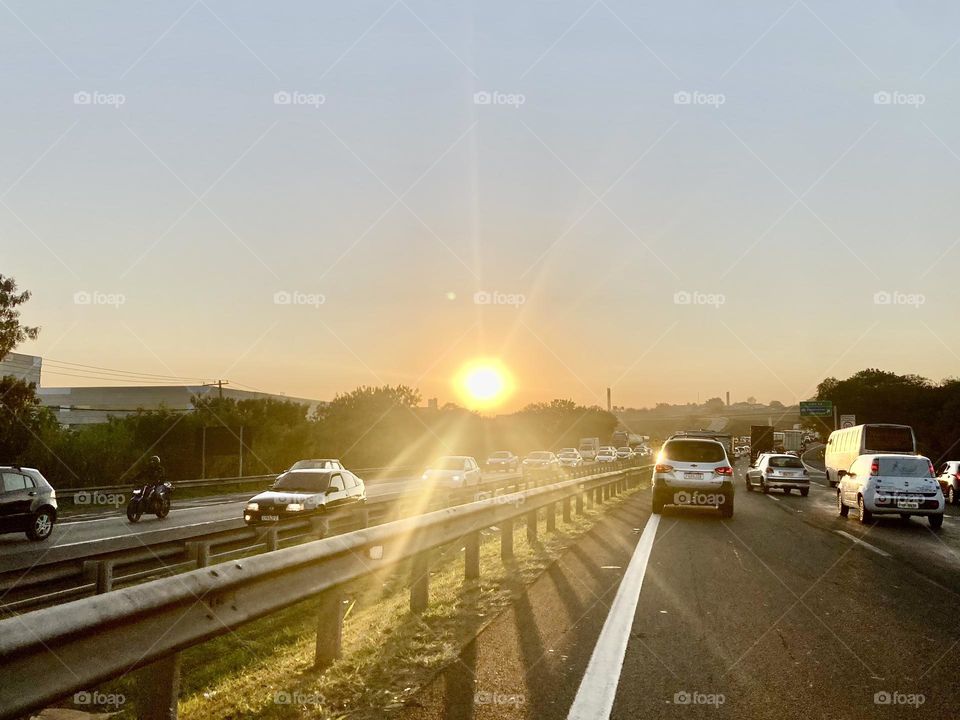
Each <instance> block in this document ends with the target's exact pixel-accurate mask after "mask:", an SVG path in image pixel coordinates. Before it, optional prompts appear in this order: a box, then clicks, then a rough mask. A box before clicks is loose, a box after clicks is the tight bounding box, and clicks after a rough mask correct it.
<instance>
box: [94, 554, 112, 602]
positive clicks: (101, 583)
mask: <svg viewBox="0 0 960 720" xmlns="http://www.w3.org/2000/svg"><path fill="white" fill-rule="evenodd" d="M111 590H113V560H101V561H100V562H99V563H98V564H97V595H100V594H101V593H106V592H110V591H111Z"/></svg>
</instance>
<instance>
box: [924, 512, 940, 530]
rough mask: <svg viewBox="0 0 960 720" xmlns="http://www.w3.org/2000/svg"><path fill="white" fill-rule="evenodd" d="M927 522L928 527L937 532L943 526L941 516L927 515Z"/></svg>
mask: <svg viewBox="0 0 960 720" xmlns="http://www.w3.org/2000/svg"><path fill="white" fill-rule="evenodd" d="M927 520H929V521H930V527H931V528H933V529H934V530H939V529H940V528H941V527H942V526H943V514H939V515H928V516H927Z"/></svg>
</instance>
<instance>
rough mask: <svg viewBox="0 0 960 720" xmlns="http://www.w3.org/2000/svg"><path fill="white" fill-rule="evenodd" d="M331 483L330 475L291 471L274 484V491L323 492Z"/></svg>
mask: <svg viewBox="0 0 960 720" xmlns="http://www.w3.org/2000/svg"><path fill="white" fill-rule="evenodd" d="M329 481H330V475H329V473H319V472H310V471H297V470H291V471H290V472H288V473H287V474H285V475H284V476H283V477H281V478H279V479H278V480H277V481H276V482H275V483H274V484H273V489H274V490H304V491H307V492H323V491H324V490H326V489H327V485H328V483H329Z"/></svg>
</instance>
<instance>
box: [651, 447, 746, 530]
mask: <svg viewBox="0 0 960 720" xmlns="http://www.w3.org/2000/svg"><path fill="white" fill-rule="evenodd" d="M651 485H652V487H653V512H654V513H660V512H663V508H664V506H666V505H677V506H681V507H683V506H686V507H712V508H716V509H717V510H719V511H720V515H721V517H733V496H734V489H733V468H732V467H730V461H729V459H728V458H727V451H726V449H725V448H724V446H723V444H722V443H719V442H717V441H716V440H708V439H700V438H675V439H670V440H667V442H665V443H664V444H663V447H662V448H660V453H659V455H658V456H657V464H656V466H655V467H654V469H653V477H652V479H651Z"/></svg>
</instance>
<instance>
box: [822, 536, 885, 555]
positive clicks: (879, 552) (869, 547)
mask: <svg viewBox="0 0 960 720" xmlns="http://www.w3.org/2000/svg"><path fill="white" fill-rule="evenodd" d="M834 532H836V533H837V535H843V536H844V537H845V538H847V540H853V542H855V543H856V544H857V545H863V546H864V547H865V548H866V549H867V550H873V552H875V553H876V554H877V555H883V557H892V555H890V553H888V552H887V551H886V550H881V549H880V548H878V547H877V546H876V545H871V544H870V543H868V542H864V541H863V540H861V539H860V538H858V537H857V536H855V535H851V534H850V533H848V532H844V531H843V530H835V531H834Z"/></svg>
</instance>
